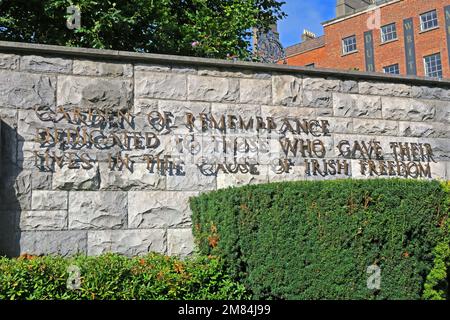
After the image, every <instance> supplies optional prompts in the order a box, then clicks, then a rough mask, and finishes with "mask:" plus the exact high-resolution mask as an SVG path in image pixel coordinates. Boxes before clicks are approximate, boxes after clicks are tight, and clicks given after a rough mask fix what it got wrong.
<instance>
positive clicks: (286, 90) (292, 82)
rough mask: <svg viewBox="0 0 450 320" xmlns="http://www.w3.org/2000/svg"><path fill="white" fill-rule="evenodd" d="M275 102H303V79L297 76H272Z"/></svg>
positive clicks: (279, 103) (294, 104)
mask: <svg viewBox="0 0 450 320" xmlns="http://www.w3.org/2000/svg"><path fill="white" fill-rule="evenodd" d="M272 97H273V104H274V105H279V106H299V105H300V104H301V102H302V79H301V78H300V77H295V76H286V75H285V76H273V77H272Z"/></svg>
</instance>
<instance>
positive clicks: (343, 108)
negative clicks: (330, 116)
mask: <svg viewBox="0 0 450 320" xmlns="http://www.w3.org/2000/svg"><path fill="white" fill-rule="evenodd" d="M333 110H334V115H335V116H338V117H350V118H358V117H361V118H381V110H382V107H381V99H380V98H379V97H371V96H364V95H356V94H343V93H333Z"/></svg>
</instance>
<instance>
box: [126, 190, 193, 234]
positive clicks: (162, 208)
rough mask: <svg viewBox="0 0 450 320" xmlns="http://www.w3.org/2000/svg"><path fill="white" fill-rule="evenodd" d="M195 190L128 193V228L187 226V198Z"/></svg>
mask: <svg viewBox="0 0 450 320" xmlns="http://www.w3.org/2000/svg"><path fill="white" fill-rule="evenodd" d="M197 194H198V193H196V192H189V191H184V192H177V191H171V192H164V191H135V192H129V193H128V226H129V227H130V228H139V229H142V228H168V227H170V228H174V227H175V228H179V227H189V226H190V223H191V218H190V215H191V210H190V208H189V198H190V197H194V196H196V195H197Z"/></svg>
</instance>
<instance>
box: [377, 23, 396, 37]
mask: <svg viewBox="0 0 450 320" xmlns="http://www.w3.org/2000/svg"><path fill="white" fill-rule="evenodd" d="M395 39H397V29H396V27H395V23H391V24H388V25H386V26H384V27H381V42H387V41H391V40H395Z"/></svg>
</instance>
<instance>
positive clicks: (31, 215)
mask: <svg viewBox="0 0 450 320" xmlns="http://www.w3.org/2000/svg"><path fill="white" fill-rule="evenodd" d="M20 229H21V230H22V231H29V230H64V229H67V210H54V211H46V210H44V211H22V213H21V215H20Z"/></svg>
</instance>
